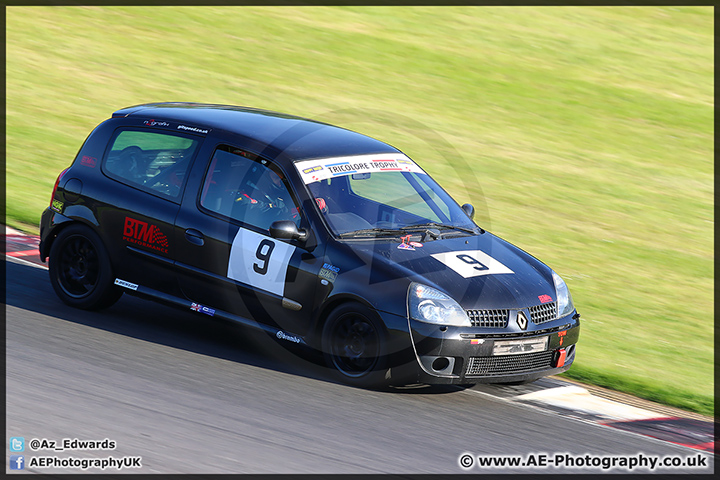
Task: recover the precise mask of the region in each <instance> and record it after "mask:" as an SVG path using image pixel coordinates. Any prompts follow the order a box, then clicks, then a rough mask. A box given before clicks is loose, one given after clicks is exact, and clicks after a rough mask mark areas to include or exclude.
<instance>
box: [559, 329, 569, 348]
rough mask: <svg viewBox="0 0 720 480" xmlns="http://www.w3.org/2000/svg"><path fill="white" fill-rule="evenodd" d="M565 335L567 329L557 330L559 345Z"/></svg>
mask: <svg viewBox="0 0 720 480" xmlns="http://www.w3.org/2000/svg"><path fill="white" fill-rule="evenodd" d="M565 335H567V330H563V331H562V332H558V338H559V339H560V345H562V344H563V340H565Z"/></svg>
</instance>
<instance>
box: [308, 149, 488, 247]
mask: <svg viewBox="0 0 720 480" xmlns="http://www.w3.org/2000/svg"><path fill="white" fill-rule="evenodd" d="M295 165H296V167H297V169H298V171H299V172H300V175H301V177H302V179H303V181H304V182H305V184H306V185H307V186H308V190H309V191H310V193H311V194H312V196H313V197H314V199H315V202H316V203H317V206H318V208H319V209H320V211H321V212H322V214H323V217H324V218H325V220H326V221H327V224H328V225H329V226H330V229H331V230H332V232H333V233H334V234H335V235H336V236H341V237H348V236H365V235H368V236H377V235H380V234H391V235H399V234H406V233H407V232H409V231H412V230H414V229H416V228H417V229H428V228H435V229H458V230H460V231H466V232H467V233H475V228H476V227H475V225H474V224H473V222H472V221H471V220H470V219H469V218H468V216H467V215H466V214H465V212H464V211H463V210H462V209H461V208H460V207H459V206H458V204H457V203H455V201H454V200H453V199H452V198H451V197H450V196H449V195H448V194H447V193H446V192H445V191H444V190H443V189H442V188H441V187H440V186H439V185H438V184H437V183H436V182H435V181H434V180H433V179H432V178H431V177H430V176H429V175H428V174H426V173H425V172H424V171H423V170H422V169H421V168H420V167H419V166H418V165H417V164H415V163H414V162H413V161H412V160H410V159H409V158H408V157H406V156H405V155H403V154H378V155H361V156H354V157H343V158H326V159H319V160H306V161H302V162H298V163H296V164H295Z"/></svg>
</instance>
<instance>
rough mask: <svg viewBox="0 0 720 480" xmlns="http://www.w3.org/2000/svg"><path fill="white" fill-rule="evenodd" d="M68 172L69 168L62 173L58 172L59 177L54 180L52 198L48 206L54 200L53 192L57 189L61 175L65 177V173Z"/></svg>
mask: <svg viewBox="0 0 720 480" xmlns="http://www.w3.org/2000/svg"><path fill="white" fill-rule="evenodd" d="M68 170H70V167H68V168H66V169H65V170H63V171H62V172H60V175H58V178H57V180H55V186H54V187H53V193H52V197H50V205H52V202H53V200H55V192H57V187H58V185H59V184H60V179H61V178H62V177H63V175H65V172H67V171H68Z"/></svg>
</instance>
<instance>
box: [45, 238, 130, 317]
mask: <svg viewBox="0 0 720 480" xmlns="http://www.w3.org/2000/svg"><path fill="white" fill-rule="evenodd" d="M48 270H49V272H50V283H51V284H52V286H53V289H54V290H55V293H56V294H57V296H58V297H60V300H62V301H63V302H65V303H66V304H68V305H70V306H71V307H76V308H81V309H83V310H99V309H101V308H107V307H109V306H111V305H112V304H114V303H115V302H117V301H118V299H119V298H120V297H121V296H122V294H123V292H122V290H121V289H120V288H119V287H116V286H115V285H114V284H113V279H114V276H113V273H112V266H111V264H110V257H109V256H108V253H107V249H106V248H105V245H103V242H102V240H100V237H99V236H98V235H97V234H96V233H95V232H93V231H92V230H90V228H88V227H86V226H84V225H71V226H69V227H67V228H65V229H63V230H62V231H61V232H60V234H59V235H58V237H57V238H56V239H55V241H54V242H53V244H52V247H51V248H50V259H49V265H48Z"/></svg>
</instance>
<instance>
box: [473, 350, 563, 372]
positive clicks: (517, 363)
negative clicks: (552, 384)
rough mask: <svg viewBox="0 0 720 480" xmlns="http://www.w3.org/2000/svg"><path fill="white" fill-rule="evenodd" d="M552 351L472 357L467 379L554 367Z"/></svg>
mask: <svg viewBox="0 0 720 480" xmlns="http://www.w3.org/2000/svg"><path fill="white" fill-rule="evenodd" d="M552 356H553V352H552V351H547V352H536V353H526V354H521V355H500V356H496V357H470V362H469V363H468V367H467V371H466V372H465V376H466V377H497V376H500V375H512V374H516V373H528V372H534V371H538V370H545V369H548V368H551V367H552Z"/></svg>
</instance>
